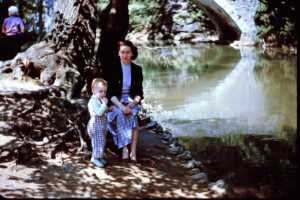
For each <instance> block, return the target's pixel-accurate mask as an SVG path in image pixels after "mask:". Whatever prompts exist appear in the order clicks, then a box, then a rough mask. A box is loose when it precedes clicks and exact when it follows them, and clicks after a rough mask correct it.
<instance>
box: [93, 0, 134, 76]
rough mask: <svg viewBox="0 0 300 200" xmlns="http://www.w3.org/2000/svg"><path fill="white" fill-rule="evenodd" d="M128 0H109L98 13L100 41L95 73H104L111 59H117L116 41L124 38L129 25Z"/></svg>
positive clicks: (99, 74)
mask: <svg viewBox="0 0 300 200" xmlns="http://www.w3.org/2000/svg"><path fill="white" fill-rule="evenodd" d="M128 3H129V0H110V3H109V4H108V6H107V7H106V8H105V9H104V10H103V11H102V12H101V13H100V17H99V18H100V28H101V35H100V43H99V47H98V52H97V66H98V67H97V75H98V76H101V75H102V74H103V73H105V71H106V68H108V67H109V66H110V63H111V61H113V60H115V59H117V54H116V47H117V42H118V41H120V40H124V39H125V37H126V35H127V32H128V27H129V12H128Z"/></svg>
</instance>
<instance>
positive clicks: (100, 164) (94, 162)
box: [91, 158, 104, 168]
mask: <svg viewBox="0 0 300 200" xmlns="http://www.w3.org/2000/svg"><path fill="white" fill-rule="evenodd" d="M91 162H92V163H93V164H94V165H96V166H97V167H100V168H103V167H104V164H103V163H102V162H101V161H100V160H98V159H96V158H92V159H91Z"/></svg>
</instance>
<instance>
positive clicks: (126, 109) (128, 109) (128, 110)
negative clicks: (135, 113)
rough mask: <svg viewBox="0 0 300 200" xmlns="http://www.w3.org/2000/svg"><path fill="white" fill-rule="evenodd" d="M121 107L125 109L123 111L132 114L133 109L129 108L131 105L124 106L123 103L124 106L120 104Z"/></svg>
mask: <svg viewBox="0 0 300 200" xmlns="http://www.w3.org/2000/svg"><path fill="white" fill-rule="evenodd" d="M119 108H120V109H121V110H122V111H123V113H124V114H125V115H131V114H132V111H131V109H130V108H129V106H124V105H122V106H120V107H119Z"/></svg>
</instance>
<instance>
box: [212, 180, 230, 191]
mask: <svg viewBox="0 0 300 200" xmlns="http://www.w3.org/2000/svg"><path fill="white" fill-rule="evenodd" d="M209 186H210V190H211V191H214V192H215V193H217V194H219V195H225V194H226V188H227V186H226V184H225V181H224V180H218V181H217V182H215V183H210V184H209Z"/></svg>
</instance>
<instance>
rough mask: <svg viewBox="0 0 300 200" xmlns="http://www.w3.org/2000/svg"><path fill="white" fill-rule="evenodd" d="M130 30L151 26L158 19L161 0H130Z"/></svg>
mask: <svg viewBox="0 0 300 200" xmlns="http://www.w3.org/2000/svg"><path fill="white" fill-rule="evenodd" d="M128 9H129V16H130V21H129V24H130V26H129V31H132V30H137V31H139V30H141V29H143V28H150V25H151V23H153V22H155V20H156V19H157V16H158V13H159V9H160V5H159V0H144V1H138V0H130V1H129V6H128Z"/></svg>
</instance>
